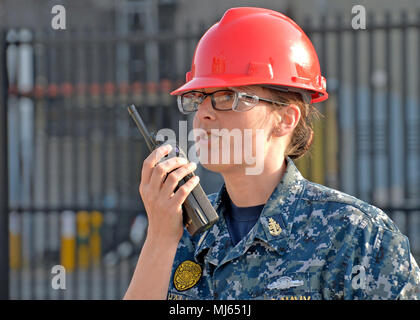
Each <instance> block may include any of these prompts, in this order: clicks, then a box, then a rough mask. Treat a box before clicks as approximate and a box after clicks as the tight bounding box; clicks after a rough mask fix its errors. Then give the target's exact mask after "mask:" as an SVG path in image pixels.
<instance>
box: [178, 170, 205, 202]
mask: <svg viewBox="0 0 420 320" xmlns="http://www.w3.org/2000/svg"><path fill="white" fill-rule="evenodd" d="M199 182H200V178H199V177H198V176H194V177H192V178H191V179H189V180H188V181H187V182H186V183H184V184H183V185H182V186H181V187H179V189H178V190H177V191H176V192H175V195H174V196H173V198H172V200H173V201H174V202H175V203H176V205H178V206H181V205H182V204H183V203H184V201H185V199H187V197H188V195H189V194H190V193H191V191H192V190H193V189H194V188H195V187H196V186H197V185H198V183H199Z"/></svg>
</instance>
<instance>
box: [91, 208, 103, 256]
mask: <svg viewBox="0 0 420 320" xmlns="http://www.w3.org/2000/svg"><path fill="white" fill-rule="evenodd" d="M103 220H104V219H103V214H102V213H101V212H99V211H92V212H91V226H92V233H91V235H90V252H91V256H92V262H93V263H94V264H98V263H99V261H100V259H101V234H100V228H101V226H102V223H103Z"/></svg>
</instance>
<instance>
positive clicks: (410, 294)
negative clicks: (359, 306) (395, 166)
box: [125, 8, 420, 300]
mask: <svg viewBox="0 0 420 320" xmlns="http://www.w3.org/2000/svg"><path fill="white" fill-rule="evenodd" d="M172 94H175V95H178V106H179V108H180V110H181V111H182V112H183V113H189V112H195V116H194V128H195V129H201V130H202V131H201V134H198V135H197V136H196V140H197V142H198V146H199V153H200V156H202V155H203V154H204V153H206V154H211V155H212V156H213V153H212V152H213V151H214V149H215V148H218V149H219V150H220V151H221V152H220V153H219V156H216V157H214V156H213V157H210V158H211V159H210V161H208V162H205V163H203V165H204V166H205V167H206V168H207V169H209V170H212V171H215V172H219V173H220V174H221V175H222V176H223V179H224V182H225V183H224V185H223V186H222V188H221V189H220V191H219V192H218V193H217V194H212V195H210V196H209V199H210V201H211V202H212V204H213V206H214V207H215V209H216V211H217V212H218V214H219V216H220V219H219V221H218V222H217V223H216V224H215V225H214V226H212V227H211V228H210V229H209V230H207V231H206V232H204V233H203V234H201V235H198V236H195V237H190V236H189V234H188V233H187V232H186V231H185V230H184V229H183V226H182V209H181V205H182V203H183V201H184V200H185V199H186V196H187V195H188V194H189V193H190V192H191V190H192V189H193V188H194V187H195V186H196V185H197V183H198V180H199V179H198V177H195V178H192V179H190V180H189V181H188V182H187V183H186V184H184V185H183V186H182V187H180V188H179V189H178V190H177V191H176V192H174V189H175V187H176V186H177V183H178V181H179V180H180V179H182V178H183V177H184V176H186V175H187V174H188V173H190V172H192V171H194V170H195V169H196V166H195V164H194V163H187V161H186V160H184V159H181V158H172V159H169V160H166V161H164V162H162V163H158V162H159V160H160V159H161V158H162V157H163V156H164V155H166V154H167V153H169V151H170V149H168V147H161V148H159V149H157V150H155V151H154V152H152V153H151V155H150V156H149V157H148V158H147V159H146V160H145V161H144V164H143V168H142V176H141V183H140V188H139V189H140V194H141V197H142V199H143V202H144V205H145V208H146V211H147V214H148V219H149V227H148V234H147V239H146V242H145V244H144V246H143V249H142V252H141V254H140V257H139V261H138V265H137V267H136V270H135V273H134V275H133V278H132V281H131V283H130V286H129V288H128V290H127V293H126V296H125V298H126V299H165V298H169V299H302V300H308V299H397V298H400V299H417V298H419V297H420V292H419V286H420V271H419V268H418V266H417V264H416V262H415V260H414V259H413V257H412V255H411V254H410V250H409V244H408V239H407V237H405V236H404V235H402V234H401V233H400V231H399V230H398V229H397V227H396V226H395V225H394V223H393V222H392V221H391V220H390V219H389V218H388V217H387V216H386V215H385V214H384V213H383V212H382V211H381V210H380V209H378V208H375V207H374V206H372V205H369V204H367V203H365V202H363V201H361V200H359V199H356V198H354V197H352V196H349V195H346V194H344V193H342V192H339V191H337V190H333V189H330V188H327V187H325V186H321V185H318V184H315V183H312V182H310V181H308V180H306V179H304V178H303V177H302V175H301V174H300V173H299V171H298V170H297V168H296V167H295V165H294V164H293V159H297V158H299V157H301V156H302V155H304V154H305V152H306V151H307V150H308V148H309V146H310V145H311V142H312V136H313V131H312V129H311V121H312V118H313V116H314V115H316V109H315V108H314V107H313V106H312V105H311V104H312V103H315V102H320V101H323V100H325V99H327V97H328V94H327V92H326V82H325V79H324V78H323V77H322V76H321V74H320V68H319V62H318V58H317V56H316V53H315V51H314V48H313V46H312V44H311V42H310V40H309V39H308V38H307V36H306V35H305V34H304V33H303V31H302V30H301V29H300V28H299V26H297V24H296V23H295V22H293V21H292V20H291V19H289V18H288V17H286V16H284V15H282V14H280V13H278V12H275V11H271V10H267V9H261V8H233V9H230V10H228V11H227V12H226V13H225V14H224V16H223V18H222V19H221V21H219V22H218V23H216V24H215V25H214V26H213V27H211V28H210V29H209V30H208V31H207V32H206V34H205V35H204V36H203V37H202V38H201V40H200V42H199V43H198V45H197V48H196V51H195V55H194V59H193V63H192V68H191V71H190V72H188V73H187V82H186V84H185V85H184V86H182V87H181V88H179V89H177V90H175V91H174V92H173V93H172ZM220 129H228V131H232V130H237V129H239V132H241V133H244V132H245V130H250V129H251V130H252V133H251V139H248V140H246V139H245V136H246V135H245V134H243V135H242V138H243V140H242V142H243V143H248V144H252V150H253V156H254V158H255V157H258V156H261V154H256V153H255V150H257V147H260V148H261V144H263V146H262V149H260V150H262V155H263V157H262V159H263V161H262V164H263V167H262V170H260V171H259V172H258V174H248V171H247V169H249V168H250V167H251V166H252V165H253V164H252V163H251V164H250V163H249V162H245V161H242V162H240V163H238V162H236V161H234V159H233V156H230V158H229V161H228V162H227V163H225V162H222V161H220V157H221V154H222V153H223V152H226V151H228V150H229V151H232V150H238V149H236V146H235V145H234V141H233V142H232V141H230V144H229V145H228V146H227V149H224V148H223V147H222V146H221V145H222V144H221V143H219V142H220V140H222V137H221V135H220V134H218V132H220V131H217V130H220ZM258 129H259V130H258ZM203 132H204V134H203ZM257 132H259V133H261V132H262V139H261V136H258V134H257ZM248 137H249V136H248ZM258 139H260V140H258ZM261 141H262V143H261ZM204 151H206V152H204ZM255 163H256V162H255ZM255 163H254V164H255ZM166 177H167V178H166ZM165 178H166V180H165Z"/></svg>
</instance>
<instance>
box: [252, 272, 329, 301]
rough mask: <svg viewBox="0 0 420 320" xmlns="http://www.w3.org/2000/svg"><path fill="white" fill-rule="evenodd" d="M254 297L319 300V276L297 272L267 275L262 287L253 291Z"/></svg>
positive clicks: (320, 296) (320, 297)
mask: <svg viewBox="0 0 420 320" xmlns="http://www.w3.org/2000/svg"><path fill="white" fill-rule="evenodd" d="M254 298H255V299H266V300H320V299H322V294H321V290H320V288H319V276H318V275H314V274H311V273H308V272H297V273H290V274H282V275H278V276H273V277H268V278H267V279H266V281H265V286H264V288H261V289H260V290H257V291H256V292H255V293H254Z"/></svg>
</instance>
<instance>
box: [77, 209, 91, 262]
mask: <svg viewBox="0 0 420 320" xmlns="http://www.w3.org/2000/svg"><path fill="white" fill-rule="evenodd" d="M76 219H77V244H78V247H77V261H78V266H79V267H80V268H82V269H87V268H89V262H90V250H89V236H90V216H89V213H88V212H87V211H79V212H78V213H77V218H76Z"/></svg>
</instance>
